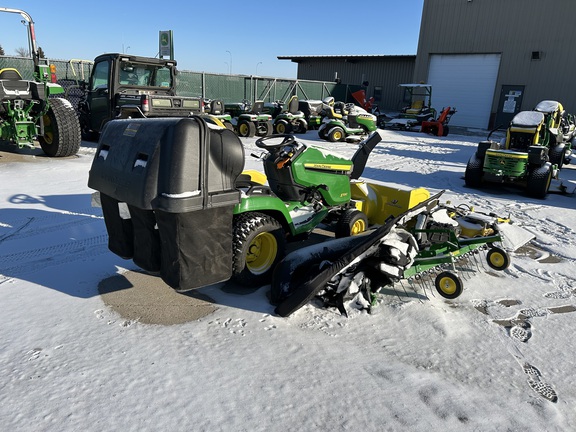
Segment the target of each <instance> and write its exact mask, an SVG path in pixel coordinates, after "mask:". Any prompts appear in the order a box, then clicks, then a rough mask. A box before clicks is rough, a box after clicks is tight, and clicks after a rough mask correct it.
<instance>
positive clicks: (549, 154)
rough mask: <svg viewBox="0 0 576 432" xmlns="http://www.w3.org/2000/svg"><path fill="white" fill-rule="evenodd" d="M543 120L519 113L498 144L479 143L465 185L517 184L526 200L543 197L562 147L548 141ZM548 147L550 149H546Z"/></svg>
mask: <svg viewBox="0 0 576 432" xmlns="http://www.w3.org/2000/svg"><path fill="white" fill-rule="evenodd" d="M545 129H547V127H546V124H545V116H544V114H543V113H541V112H538V111H521V112H519V113H518V114H516V115H515V116H514V118H513V119H512V121H511V123H510V126H509V127H508V129H507V131H506V138H505V139H503V140H502V141H501V142H496V141H492V140H490V136H489V137H488V140H486V141H481V142H480V143H479V144H478V147H477V149H476V152H475V153H474V154H473V155H472V157H471V158H470V160H469V161H468V164H467V166H466V172H465V176H464V178H465V182H466V185H467V186H469V187H480V186H481V185H482V184H483V183H484V182H495V183H509V184H517V185H519V186H522V187H524V188H525V189H526V192H527V194H528V195H529V196H531V197H534V198H540V199H543V198H545V197H546V194H547V193H548V190H549V188H550V184H551V182H552V179H555V178H557V177H558V172H559V167H558V164H559V162H560V161H562V160H563V159H564V154H565V145H564V143H557V142H556V141H553V140H550V139H549V136H548V131H546V130H545ZM549 144H551V145H552V147H549Z"/></svg>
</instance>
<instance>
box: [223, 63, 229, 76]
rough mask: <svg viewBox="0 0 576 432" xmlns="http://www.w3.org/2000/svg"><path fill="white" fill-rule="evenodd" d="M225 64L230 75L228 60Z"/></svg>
mask: <svg viewBox="0 0 576 432" xmlns="http://www.w3.org/2000/svg"><path fill="white" fill-rule="evenodd" d="M224 64H225V65H226V69H227V70H228V75H230V66H228V62H224Z"/></svg>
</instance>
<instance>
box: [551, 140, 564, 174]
mask: <svg viewBox="0 0 576 432" xmlns="http://www.w3.org/2000/svg"><path fill="white" fill-rule="evenodd" d="M548 156H549V157H550V163H551V164H553V165H554V164H556V165H558V169H562V167H563V166H564V159H566V146H565V145H564V144H558V145H556V146H554V147H552V148H551V149H550V153H549V154H548Z"/></svg>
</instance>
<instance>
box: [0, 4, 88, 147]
mask: <svg viewBox="0 0 576 432" xmlns="http://www.w3.org/2000/svg"><path fill="white" fill-rule="evenodd" d="M0 12H10V13H17V14H20V15H21V16H22V17H23V18H24V20H26V22H27V23H28V24H27V28H28V31H29V34H28V41H29V50H30V52H31V53H32V60H33V62H34V79H33V80H25V79H23V78H22V75H21V74H20V72H19V71H18V70H16V69H14V68H5V69H0V140H2V141H7V142H10V143H12V144H16V145H17V146H18V148H23V147H28V148H34V147H35V143H36V141H38V142H39V143H40V147H41V148H42V150H43V151H44V153H46V155H47V156H51V157H66V156H72V155H75V154H76V153H77V152H78V150H79V148H80V143H81V138H80V125H79V123H78V117H77V116H76V111H75V110H74V107H73V106H72V104H71V103H70V102H69V101H68V100H66V99H64V98H63V97H54V96H55V95H64V89H63V88H62V87H61V86H60V85H58V84H56V68H55V66H54V65H48V63H47V62H46V60H44V59H40V55H39V53H38V48H37V46H36V38H35V32H34V21H33V20H32V17H31V16H30V15H29V14H28V13H26V12H24V11H23V10H20V9H10V8H5V7H0Z"/></svg>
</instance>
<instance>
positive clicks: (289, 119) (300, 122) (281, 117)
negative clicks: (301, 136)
mask: <svg viewBox="0 0 576 432" xmlns="http://www.w3.org/2000/svg"><path fill="white" fill-rule="evenodd" d="M298 107H299V102H298V96H296V95H294V96H292V97H291V98H290V100H289V101H288V109H287V110H285V111H282V112H281V113H280V114H278V115H277V116H276V117H275V118H274V133H276V134H280V135H282V134H290V133H306V131H307V130H308V122H307V121H306V118H305V116H304V113H303V112H302V111H300V110H299V109H298Z"/></svg>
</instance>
